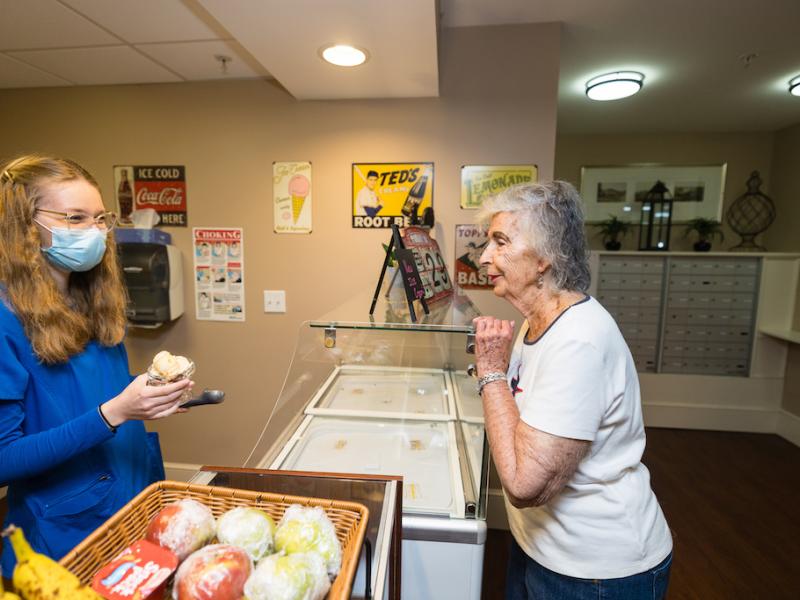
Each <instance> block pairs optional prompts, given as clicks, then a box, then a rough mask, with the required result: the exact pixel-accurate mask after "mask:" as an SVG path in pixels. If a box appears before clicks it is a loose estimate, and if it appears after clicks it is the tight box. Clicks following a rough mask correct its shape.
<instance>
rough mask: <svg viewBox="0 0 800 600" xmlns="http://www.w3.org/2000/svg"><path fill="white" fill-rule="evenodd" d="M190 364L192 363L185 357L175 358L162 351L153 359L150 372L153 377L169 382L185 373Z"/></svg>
mask: <svg viewBox="0 0 800 600" xmlns="http://www.w3.org/2000/svg"><path fill="white" fill-rule="evenodd" d="M191 364H192V361H190V360H189V359H188V358H186V357H185V356H175V355H174V354H170V353H169V352H167V351H166V350H162V351H161V352H159V353H158V354H156V356H155V358H153V365H152V367H151V369H150V371H151V373H152V374H153V375H156V376H158V377H161V378H163V379H166V380H168V381H171V380H173V379H176V378H178V377H180V376H181V375H183V374H184V373H186V371H188V370H189V367H190V366H191Z"/></svg>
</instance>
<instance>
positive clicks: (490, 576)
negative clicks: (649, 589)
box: [482, 429, 800, 600]
mask: <svg viewBox="0 0 800 600" xmlns="http://www.w3.org/2000/svg"><path fill="white" fill-rule="evenodd" d="M643 461H644V463H645V464H646V465H647V467H648V468H649V469H650V473H651V476H652V484H653V489H654V490H655V492H656V495H657V496H658V499H659V502H660V503H661V507H662V508H663V510H664V514H665V515H666V517H667V521H668V522H669V525H670V528H671V529H672V533H673V537H674V542H675V556H674V561H673V566H672V576H671V579H670V585H669V593H668V595H667V597H668V598H669V600H684V599H690V598H691V599H701V600H717V599H719V600H736V599H739V598H742V599H759V600H760V599H768V600H781V599H784V598H786V599H787V600H798V599H800V448H798V447H797V446H794V445H793V444H791V443H789V442H787V441H786V440H784V439H783V438H781V437H779V436H777V435H769V434H755V433H727V432H711V431H688V430H682V429H648V430H647V450H646V451H645V454H644V459H643ZM509 540H510V534H509V533H508V532H506V531H498V530H490V531H489V538H488V540H487V543H486V550H485V553H486V554H485V556H486V559H485V561H484V572H483V594H482V598H483V599H484V600H493V599H495V598H502V597H503V590H504V586H505V568H506V561H507V560H508V543H509Z"/></svg>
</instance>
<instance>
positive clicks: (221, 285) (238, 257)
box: [192, 227, 244, 321]
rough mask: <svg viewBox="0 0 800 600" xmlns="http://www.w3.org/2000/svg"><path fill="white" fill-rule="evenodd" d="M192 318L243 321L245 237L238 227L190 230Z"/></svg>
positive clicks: (196, 228)
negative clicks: (192, 289) (193, 274)
mask: <svg viewBox="0 0 800 600" xmlns="http://www.w3.org/2000/svg"><path fill="white" fill-rule="evenodd" d="M192 239H193V242H194V272H195V279H194V296H195V316H196V318H197V319H198V320H199V321H244V237H243V232H242V229H241V228H238V227H214V228H200V227H195V228H193V229H192Z"/></svg>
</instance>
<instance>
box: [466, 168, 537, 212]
mask: <svg viewBox="0 0 800 600" xmlns="http://www.w3.org/2000/svg"><path fill="white" fill-rule="evenodd" d="M537 177H538V169H537V168H536V165H468V166H464V167H461V208H480V207H481V204H483V201H484V200H485V199H486V198H489V197H490V196H494V195H495V194H498V193H500V192H502V191H503V190H505V189H507V188H510V187H511V186H512V185H517V184H520V183H531V182H534V181H536V179H537Z"/></svg>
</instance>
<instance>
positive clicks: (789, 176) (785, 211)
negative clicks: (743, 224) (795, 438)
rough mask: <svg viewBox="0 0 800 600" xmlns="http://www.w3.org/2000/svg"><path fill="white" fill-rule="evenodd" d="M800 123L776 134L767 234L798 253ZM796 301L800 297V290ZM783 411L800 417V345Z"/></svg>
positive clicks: (798, 308) (799, 319)
mask: <svg viewBox="0 0 800 600" xmlns="http://www.w3.org/2000/svg"><path fill="white" fill-rule="evenodd" d="M799 175H800V124H798V125H795V126H793V127H788V128H786V129H783V130H781V131H779V132H777V133H776V135H775V153H774V158H773V162H772V185H771V186H770V193H769V195H770V197H771V198H772V200H773V202H774V203H775V209H776V212H777V217H778V218H777V219H776V220H775V223H774V224H773V226H772V227H771V228H770V230H769V231H767V233H766V234H765V238H766V240H767V243H768V244H770V249H773V246H774V250H783V251H786V252H797V251H798V250H800V176H799ZM795 298H800V289H798V290H797V293H796V295H795ZM794 329H796V330H800V301H798V300H795V314H794ZM783 409H784V410H786V411H789V412H791V413H793V414H795V415H797V416H800V346H798V345H797V344H790V345H789V357H788V359H787V362H786V380H785V383H784V388H783Z"/></svg>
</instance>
